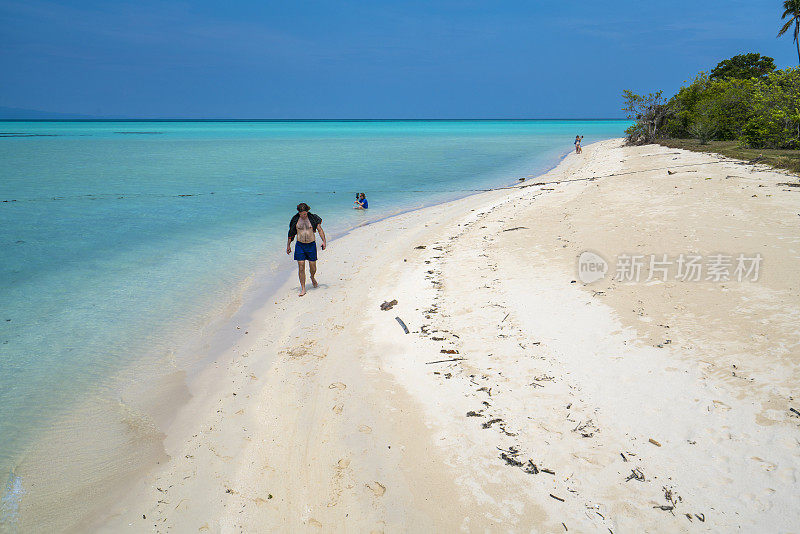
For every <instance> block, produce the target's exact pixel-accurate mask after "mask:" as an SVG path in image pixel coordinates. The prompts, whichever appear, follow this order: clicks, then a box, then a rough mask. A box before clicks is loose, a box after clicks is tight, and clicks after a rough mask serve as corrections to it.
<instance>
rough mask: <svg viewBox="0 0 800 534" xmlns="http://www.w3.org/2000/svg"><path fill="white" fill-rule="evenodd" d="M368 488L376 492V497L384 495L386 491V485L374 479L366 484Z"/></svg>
mask: <svg viewBox="0 0 800 534" xmlns="http://www.w3.org/2000/svg"><path fill="white" fill-rule="evenodd" d="M364 485H365V486H366V487H367V488H369V489H370V491H372V493H374V494H375V496H376V497H383V494H384V493H386V486H384V485H383V484H381V483H380V482H377V481H373V482H372V483H371V484H364Z"/></svg>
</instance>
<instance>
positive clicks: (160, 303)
mask: <svg viewBox="0 0 800 534" xmlns="http://www.w3.org/2000/svg"><path fill="white" fill-rule="evenodd" d="M625 126H626V122H624V121H385V122H0V201H1V202H0V246H1V247H2V255H0V473H2V474H3V475H2V478H0V482H2V486H0V494H1V495H2V508H1V509H0V514H2V515H3V518H2V521H0V522H5V524H6V525H9V524H13V521H14V515H15V514H16V513H17V509H18V507H19V505H20V499H25V498H26V497H25V496H26V495H27V494H29V493H30V492H31V491H36V490H35V489H31V488H30V487H28V486H27V485H26V484H27V481H26V477H25V474H24V471H25V469H24V467H21V466H24V464H25V461H26V458H28V457H30V454H31V452H30V451H31V450H33V449H35V448H36V446H37V445H36V444H37V441H38V440H40V438H41V436H43V435H45V433H47V432H52V430H53V426H54V425H62V426H63V425H65V424H66V425H69V423H68V421H70V418H69V414H70V413H71V412H72V411H74V410H77V409H78V408H77V407H78V406H80V407H81V410H82V412H81V413H84V414H86V413H99V412H100V411H102V410H101V407H102V406H106V405H113V404H114V403H119V402H121V401H120V400H119V399H120V398H122V397H123V396H124V394H123V393H122V392H123V391H127V390H129V389H130V386H131V384H130V383H131V382H136V381H147V380H150V379H152V377H151V376H149V375H148V373H147V372H138V371H136V370H140V369H149V368H151V367H148V366H147V365H144V364H143V363H142V362H148V361H150V362H156V363H158V362H162V361H163V362H168V364H169V365H171V366H173V367H174V368H176V369H178V370H183V368H184V367H190V366H191V365H192V364H194V363H196V362H192V361H189V360H186V359H181V358H180V357H176V356H175V355H176V353H177V351H178V350H179V348H180V347H181V346H182V345H183V344H185V343H186V342H187V340H189V339H197V338H199V337H201V336H203V335H209V333H210V332H209V325H210V324H213V322H214V319H215V318H217V317H219V316H221V315H224V314H226V313H230V311H231V310H232V309H235V307H236V303H237V302H239V301H240V299H241V298H242V295H243V294H246V293H247V291H251V290H253V286H254V284H255V282H254V281H258V280H261V281H263V280H268V279H269V278H270V274H271V273H278V270H279V269H281V271H280V272H281V273H283V272H284V271H283V270H282V269H284V268H285V267H290V266H291V261H290V260H289V259H287V256H286V255H285V253H282V251H283V248H284V246H285V236H286V225H287V223H288V219H289V217H290V216H291V215H292V214H293V213H294V212H295V209H294V206H295V205H296V204H297V203H298V202H300V201H304V202H307V203H308V204H310V205H311V206H312V211H314V212H315V213H318V214H320V215H322V217H323V219H324V221H325V222H324V225H325V228H326V231H327V232H328V233H329V235H330V236H332V237H335V236H336V235H337V234H339V235H341V233H343V232H345V231H347V229H349V228H352V227H353V226H355V225H357V224H362V223H364V222H366V221H371V220H377V219H380V218H384V217H386V216H389V215H391V214H394V213H398V212H400V211H404V210H409V209H413V208H417V207H421V206H426V205H431V204H435V203H438V202H442V201H446V200H450V199H453V198H456V197H461V196H465V195H466V194H469V190H470V189H476V188H487V187H492V186H498V185H507V184H510V183H515V182H516V181H517V178H519V177H523V176H528V175H533V174H539V173H542V172H544V171H546V170H548V169H549V168H551V167H553V166H554V165H555V164H557V162H558V161H559V159H560V158H561V157H562V156H563V155H564V154H566V153H567V152H568V151H569V150H571V149H572V141H573V139H574V138H575V135H576V134H578V133H580V134H582V135H585V140H584V144H588V143H590V142H593V141H597V140H601V139H607V138H611V137H620V136H621V135H622V134H623V130H624V128H625ZM357 192H365V193H366V194H367V198H368V200H369V203H370V208H371V209H370V210H369V211H368V212H356V211H354V210H352V209H351V206H352V202H353V199H354V196H355V193H357ZM273 278H274V276H273ZM283 279H284V278H281V280H283ZM132 370H133V371H132ZM87 406H89V408H88V410H87ZM92 406H94V407H96V408H97V411H93V408H92ZM65 422H66V423H65ZM81 423H82V424H84V425H86V424H87V420H86V417H82V419H81ZM88 423H89V424H90V425H91V423H92V422H91V421H89V422H88ZM62 430H63V432H62V434H63V435H68V434H69V432H68V431H69V429H62ZM60 435H61V434H60ZM87 439H88V438H87ZM58 461H59V462H69V461H70V458H68V457H67V458H60V459H58ZM83 461H87V460H86V459H83ZM88 461H91V459H89V460H88ZM6 481H7V482H6Z"/></svg>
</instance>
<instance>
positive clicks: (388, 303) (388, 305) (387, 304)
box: [381, 299, 397, 311]
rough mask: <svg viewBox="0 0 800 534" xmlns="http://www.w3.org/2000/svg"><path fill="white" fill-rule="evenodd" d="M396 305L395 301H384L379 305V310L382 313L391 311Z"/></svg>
mask: <svg viewBox="0 0 800 534" xmlns="http://www.w3.org/2000/svg"><path fill="white" fill-rule="evenodd" d="M396 305H397V299H393V300H388V301H387V300H385V301H383V304H381V310H383V311H386V310H391V309H392V308H394V307H395V306H396Z"/></svg>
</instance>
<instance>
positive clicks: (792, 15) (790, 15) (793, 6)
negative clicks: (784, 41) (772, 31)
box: [778, 0, 800, 64]
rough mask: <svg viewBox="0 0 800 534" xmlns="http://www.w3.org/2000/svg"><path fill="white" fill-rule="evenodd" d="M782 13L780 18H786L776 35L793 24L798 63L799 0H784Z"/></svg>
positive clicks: (799, 58)
mask: <svg viewBox="0 0 800 534" xmlns="http://www.w3.org/2000/svg"><path fill="white" fill-rule="evenodd" d="M783 10H784V11H783V15H781V20H783V19H787V20H786V23H785V24H784V25H783V27H781V31H779V32H778V37H780V36H781V35H783V34H784V33H786V32H787V31H789V28H791V27H792V25H794V45H795V47H797V62H798V64H800V0H784V2H783Z"/></svg>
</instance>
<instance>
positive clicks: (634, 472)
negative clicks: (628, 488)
mask: <svg viewBox="0 0 800 534" xmlns="http://www.w3.org/2000/svg"><path fill="white" fill-rule="evenodd" d="M623 458H624V456H623ZM626 461H627V460H626ZM630 480H638V481H639V482H644V473H643V472H642V470H641V469H640V468H638V467H637V468H636V469H631V474H630V475H628V478H626V479H625V482H628V481H630Z"/></svg>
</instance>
